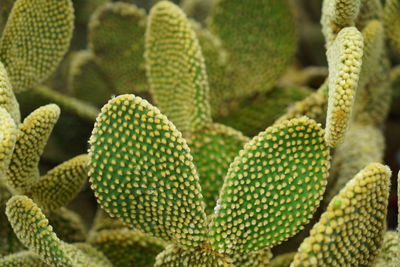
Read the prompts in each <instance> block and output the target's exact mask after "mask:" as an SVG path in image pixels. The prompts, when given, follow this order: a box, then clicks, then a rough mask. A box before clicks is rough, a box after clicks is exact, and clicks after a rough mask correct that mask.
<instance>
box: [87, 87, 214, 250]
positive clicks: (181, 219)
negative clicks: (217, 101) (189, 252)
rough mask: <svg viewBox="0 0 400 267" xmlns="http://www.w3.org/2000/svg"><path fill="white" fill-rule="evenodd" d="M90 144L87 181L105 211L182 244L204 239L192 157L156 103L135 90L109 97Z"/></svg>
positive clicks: (157, 235) (203, 225) (196, 178)
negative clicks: (89, 168)
mask: <svg viewBox="0 0 400 267" xmlns="http://www.w3.org/2000/svg"><path fill="white" fill-rule="evenodd" d="M90 144H91V147H90V152H89V155H90V167H91V170H90V173H89V174H90V177H91V178H90V181H91V183H92V189H93V190H94V191H95V195H96V197H97V201H98V202H99V203H100V204H101V206H102V207H103V208H104V210H105V211H107V212H108V213H109V214H110V215H112V216H116V217H118V218H120V219H122V220H123V221H124V222H126V223H128V224H130V225H132V226H133V227H134V228H136V229H140V230H142V231H143V232H145V233H149V234H153V235H155V236H156V237H159V238H162V239H164V240H166V241H174V242H176V243H178V244H180V245H181V246H184V247H195V246H197V245H198V244H200V243H201V242H202V241H203V240H204V238H205V232H206V228H205V221H206V218H205V213H204V202H203V197H202V195H201V188H200V184H199V178H198V175H197V172H196V169H195V167H194V165H193V163H192V156H191V155H190V152H189V148H188V146H187V144H186V141H185V140H184V139H183V138H182V135H181V133H180V132H179V131H178V130H177V129H176V127H175V126H174V125H173V124H172V123H171V122H170V121H169V120H168V119H167V117H165V116H164V115H162V114H161V113H160V111H159V110H158V109H157V108H155V107H153V106H152V105H150V104H149V103H148V102H147V101H146V100H143V99H141V98H140V97H135V96H134V95H121V96H118V97H116V98H114V99H112V100H110V101H109V102H108V104H106V105H105V106H104V107H103V108H102V111H101V113H100V115H99V116H98V118H97V120H96V124H95V127H94V130H93V132H92V136H91V138H90ZM177 207H179V208H177Z"/></svg>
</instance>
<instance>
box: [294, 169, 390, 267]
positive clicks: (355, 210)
mask: <svg viewBox="0 0 400 267" xmlns="http://www.w3.org/2000/svg"><path fill="white" fill-rule="evenodd" d="M390 176H391V172H390V169H389V168H388V167H386V166H383V165H381V164H379V163H371V164H369V165H368V166H367V167H365V168H364V169H363V170H361V171H360V172H359V173H358V174H357V175H356V176H354V178H353V179H352V180H351V181H350V182H349V183H347V184H346V186H345V187H344V188H343V189H342V190H341V191H340V193H339V194H338V195H337V196H336V197H335V198H333V199H332V201H331V202H330V203H329V206H328V208H327V210H326V212H325V213H324V214H322V216H321V218H320V220H319V222H318V223H317V224H315V225H314V227H313V229H312V230H311V232H310V236H309V237H307V238H306V239H305V240H304V241H303V243H302V244H301V245H300V247H299V250H298V252H297V254H296V256H295V258H294V261H293V263H292V266H294V267H296V266H348V265H351V266H361V265H363V266H368V265H370V264H372V262H373V261H374V260H375V258H376V256H377V254H378V251H379V248H380V246H381V244H382V239H383V234H384V229H385V218H386V212H387V210H386V206H387V199H388V196H389V183H390Z"/></svg>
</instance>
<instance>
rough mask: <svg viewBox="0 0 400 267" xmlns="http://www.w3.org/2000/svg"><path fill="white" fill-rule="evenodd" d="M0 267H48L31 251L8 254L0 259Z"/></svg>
mask: <svg viewBox="0 0 400 267" xmlns="http://www.w3.org/2000/svg"><path fill="white" fill-rule="evenodd" d="M0 266H2V267H32V266H35V267H48V266H49V265H48V264H46V263H45V262H44V261H42V260H41V259H40V257H39V256H38V255H36V254H35V253H33V252H31V251H21V252H18V253H15V254H10V255H7V256H5V257H4V258H0Z"/></svg>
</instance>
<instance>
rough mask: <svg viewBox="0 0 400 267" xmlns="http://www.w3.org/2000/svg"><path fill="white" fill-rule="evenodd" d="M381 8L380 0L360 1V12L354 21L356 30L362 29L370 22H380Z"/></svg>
mask: <svg viewBox="0 0 400 267" xmlns="http://www.w3.org/2000/svg"><path fill="white" fill-rule="evenodd" d="M382 16H383V7H382V1H381V0H361V7H360V12H359V13H358V17H357V20H356V27H357V29H363V28H364V27H365V26H366V25H367V24H368V22H369V21H370V20H372V19H377V20H381V18H382Z"/></svg>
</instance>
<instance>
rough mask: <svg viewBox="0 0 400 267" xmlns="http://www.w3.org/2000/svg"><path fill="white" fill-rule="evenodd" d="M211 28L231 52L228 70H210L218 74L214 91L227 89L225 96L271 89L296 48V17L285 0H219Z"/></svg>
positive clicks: (213, 13) (213, 10)
mask: <svg viewBox="0 0 400 267" xmlns="http://www.w3.org/2000/svg"><path fill="white" fill-rule="evenodd" d="M238 25H240V27H238ZM209 27H210V31H211V32H212V33H214V34H215V35H217V36H218V37H219V38H220V39H221V40H222V43H223V46H224V48H226V50H227V52H228V64H227V66H226V69H221V70H220V71H219V72H217V73H209V75H210V76H212V75H216V76H218V77H219V84H211V86H212V90H218V91H221V93H224V92H225V94H224V98H225V99H226V98H232V97H240V96H247V95H251V94H253V93H255V92H265V91H267V90H270V89H272V87H273V86H274V85H275V82H276V81H277V79H278V78H279V77H280V76H281V75H282V73H283V71H285V69H286V67H287V65H288V64H289V62H290V60H291V59H292V57H293V55H294V53H295V50H296V33H295V26H294V19H293V16H292V14H291V8H290V4H289V1H286V0H284V1H264V0H255V1H252V2H251V3H249V2H247V1H240V0H238V1H229V0H218V1H216V3H215V4H214V5H213V8H212V10H211V17H210V25H209ZM265 62H268V64H265ZM272 66H273V67H272ZM216 81H217V82H218V80H216ZM227 88H229V90H227Z"/></svg>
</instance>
